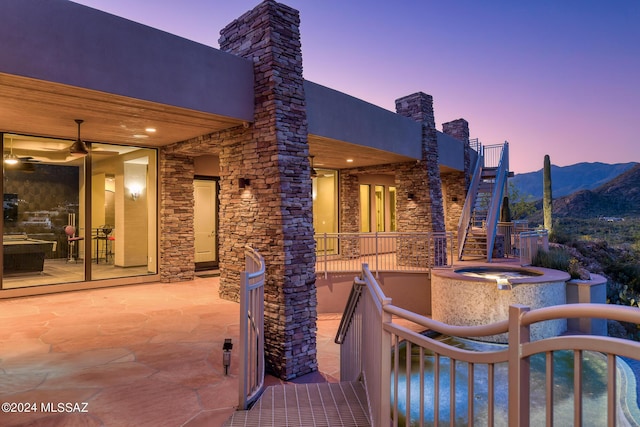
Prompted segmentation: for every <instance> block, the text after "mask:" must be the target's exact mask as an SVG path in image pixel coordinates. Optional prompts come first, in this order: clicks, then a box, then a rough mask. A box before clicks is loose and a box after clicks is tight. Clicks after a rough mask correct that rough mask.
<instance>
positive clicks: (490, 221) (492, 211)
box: [485, 142, 509, 262]
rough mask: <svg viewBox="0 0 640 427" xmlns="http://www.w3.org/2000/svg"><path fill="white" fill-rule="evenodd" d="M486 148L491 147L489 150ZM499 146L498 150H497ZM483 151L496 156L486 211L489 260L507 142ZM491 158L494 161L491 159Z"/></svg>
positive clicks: (505, 171) (503, 181)
mask: <svg viewBox="0 0 640 427" xmlns="http://www.w3.org/2000/svg"><path fill="white" fill-rule="evenodd" d="M488 148H491V149H490V150H489V149H488ZM499 148H500V150H498V149H499ZM485 153H492V154H493V155H494V157H497V158H498V163H497V171H496V178H495V179H496V181H495V184H494V186H493V194H492V196H491V204H490V205H489V212H488V213H487V262H491V258H492V257H493V247H494V245H495V241H496V231H497V226H498V219H499V218H498V215H499V213H500V206H502V196H503V195H504V188H505V184H506V180H507V174H508V173H509V169H508V166H509V144H508V143H506V142H505V143H504V144H503V145H501V146H490V147H485ZM491 160H492V161H494V160H493V159H491ZM486 161H487V158H486V157H485V162H486Z"/></svg>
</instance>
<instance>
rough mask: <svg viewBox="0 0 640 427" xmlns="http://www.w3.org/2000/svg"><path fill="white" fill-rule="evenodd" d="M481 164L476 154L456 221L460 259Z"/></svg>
mask: <svg viewBox="0 0 640 427" xmlns="http://www.w3.org/2000/svg"><path fill="white" fill-rule="evenodd" d="M482 165H483V160H482V154H478V160H477V162H476V167H475V169H474V171H473V176H472V177H471V183H470V184H469V192H468V194H467V198H466V199H465V201H464V207H463V208H462V213H461V214H460V220H459V221H458V259H462V251H463V250H464V244H465V242H466V239H467V235H468V232H469V228H470V227H471V216H472V214H473V208H474V206H475V205H476V197H478V186H479V185H480V178H481V177H482Z"/></svg>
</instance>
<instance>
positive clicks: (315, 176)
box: [309, 156, 318, 178]
mask: <svg viewBox="0 0 640 427" xmlns="http://www.w3.org/2000/svg"><path fill="white" fill-rule="evenodd" d="M314 157H315V156H309V162H310V163H311V178H317V177H318V171H317V170H315V168H314V167H313V158H314Z"/></svg>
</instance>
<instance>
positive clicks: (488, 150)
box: [482, 142, 509, 169]
mask: <svg viewBox="0 0 640 427" xmlns="http://www.w3.org/2000/svg"><path fill="white" fill-rule="evenodd" d="M506 145H508V143H506V142H505V143H503V144H493V145H485V146H483V149H482V155H483V157H484V162H483V164H482V166H483V167H484V168H486V169H488V168H497V167H499V166H500V163H503V162H504V160H503V154H504V147H505V146H506ZM505 166H506V167H507V169H508V168H509V165H505Z"/></svg>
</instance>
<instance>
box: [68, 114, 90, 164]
mask: <svg viewBox="0 0 640 427" xmlns="http://www.w3.org/2000/svg"><path fill="white" fill-rule="evenodd" d="M75 121H76V123H77V124H78V138H77V139H76V140H75V141H74V143H73V144H71V147H69V153H70V154H71V155H72V156H86V155H87V154H89V148H88V147H87V144H85V143H84V141H83V140H81V139H80V125H81V124H82V123H83V122H84V120H82V119H76V120H75Z"/></svg>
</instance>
